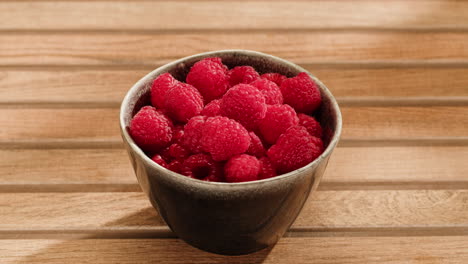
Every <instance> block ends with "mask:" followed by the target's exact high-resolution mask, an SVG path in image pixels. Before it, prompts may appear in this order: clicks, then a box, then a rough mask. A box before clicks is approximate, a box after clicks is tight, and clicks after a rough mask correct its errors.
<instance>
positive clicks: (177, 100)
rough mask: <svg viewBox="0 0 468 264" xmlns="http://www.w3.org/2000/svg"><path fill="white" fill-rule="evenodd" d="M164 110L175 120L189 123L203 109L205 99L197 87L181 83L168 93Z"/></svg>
mask: <svg viewBox="0 0 468 264" xmlns="http://www.w3.org/2000/svg"><path fill="white" fill-rule="evenodd" d="M164 99H165V102H164V110H165V111H166V112H167V114H168V115H169V116H170V117H172V118H173V119H174V120H176V121H179V122H183V123H185V122H187V121H188V120H189V119H190V118H192V117H193V116H196V115H198V114H200V112H201V110H202V109H203V98H202V97H201V95H200V93H199V92H198V90H197V89H195V87H193V86H191V85H190V84H186V83H179V84H177V85H175V86H174V87H172V88H171V89H170V90H169V91H167V92H166V96H165V97H164Z"/></svg>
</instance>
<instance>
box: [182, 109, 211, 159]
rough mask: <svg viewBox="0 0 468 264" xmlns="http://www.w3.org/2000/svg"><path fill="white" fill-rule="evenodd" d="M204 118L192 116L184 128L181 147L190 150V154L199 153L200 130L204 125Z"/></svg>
mask: <svg viewBox="0 0 468 264" xmlns="http://www.w3.org/2000/svg"><path fill="white" fill-rule="evenodd" d="M205 121H206V117H205V116H194V117H192V118H191V119H190V120H189V121H188V123H187V124H186V125H185V127H184V138H183V140H182V142H181V143H182V146H184V147H185V148H186V149H188V150H190V151H191V152H192V153H200V152H201V144H200V139H201V137H202V129H203V126H204V125H205Z"/></svg>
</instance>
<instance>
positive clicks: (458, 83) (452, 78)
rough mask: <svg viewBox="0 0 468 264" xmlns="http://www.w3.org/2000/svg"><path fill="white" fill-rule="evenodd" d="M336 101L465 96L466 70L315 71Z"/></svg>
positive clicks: (467, 72)
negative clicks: (345, 99)
mask: <svg viewBox="0 0 468 264" xmlns="http://www.w3.org/2000/svg"><path fill="white" fill-rule="evenodd" d="M307 70H309V71H310V72H311V73H313V74H315V75H316V76H317V77H318V78H319V79H320V80H322V81H323V82H324V83H325V84H326V85H327V86H328V87H329V88H330V89H331V91H332V92H333V94H334V95H335V96H336V97H338V98H343V97H354V96H356V97H357V96H358V97H380V98H385V99H391V98H395V97H396V98H403V97H404V98H411V97H429V96H434V97H439V98H441V97H442V98H443V97H448V96H458V97H462V96H468V69H465V68H383V69H365V68H364V69H314V67H308V68H307Z"/></svg>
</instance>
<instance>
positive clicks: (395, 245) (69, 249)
mask: <svg viewBox="0 0 468 264" xmlns="http://www.w3.org/2000/svg"><path fill="white" fill-rule="evenodd" d="M467 243H468V237H466V236H463V237H462V236H450V237H449V236H432V237H431V236H425V237H377V238H375V237H351V238H349V237H307V238H283V239H281V240H280V241H279V243H278V244H277V245H276V246H275V247H273V248H272V249H266V250H263V251H260V252H257V253H254V254H250V255H244V256H222V255H216V254H212V253H207V252H204V251H201V250H199V249H195V248H193V247H191V246H189V245H187V244H186V243H184V242H182V241H181V240H178V239H164V240H160V239H101V240H95V239H81V240H58V239H56V240H53V239H50V240H47V239H34V240H21V239H16V240H13V239H11V240H9V239H6V240H0V255H1V256H2V257H1V259H2V262H3V263H5V264H13V263H15V264H16V263H41V264H42V263H50V264H54V263H64V262H69V263H70V262H72V263H75V262H76V263H96V264H107V263H156V262H157V263H207V262H209V263H265V264H268V263H285V262H291V261H292V262H294V263H318V264H329V263H350V264H353V263H354V264H361V263H375V262H376V261H378V262H379V263H389V264H390V263H466V262H467V261H468V249H467V247H466V244H467ZM181 252H183V254H181ZM207 260H209V261H207Z"/></svg>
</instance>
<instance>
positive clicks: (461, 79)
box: [0, 65, 468, 105]
mask: <svg viewBox="0 0 468 264" xmlns="http://www.w3.org/2000/svg"><path fill="white" fill-rule="evenodd" d="M303 66H304V67H305V68H306V69H307V70H309V71H310V72H312V73H313V74H315V75H316V76H318V77H319V78H320V79H321V80H322V81H323V82H324V83H325V84H326V85H327V86H328V87H329V88H330V89H331V90H332V92H333V94H334V95H335V96H336V97H337V99H338V101H341V99H347V100H350V99H352V100H356V101H358V100H364V98H368V99H386V100H390V99H398V100H400V99H411V98H415V99H423V98H433V99H439V100H444V99H449V98H454V97H458V98H466V97H468V89H467V87H468V69H466V68H383V69H372V68H364V69H339V68H338V69H337V68H331V69H327V68H318V67H316V66H310V65H303ZM131 68H132V67H131V66H130V67H129V68H128V69H125V70H106V69H97V70H5V71H2V72H0V103H18V102H20V103H63V102H66V103H89V104H90V103H101V104H109V103H112V104H115V105H117V104H119V103H120V102H121V100H122V99H123V97H124V95H125V93H126V92H127V91H128V89H129V88H130V87H131V86H132V85H133V84H134V83H135V82H136V81H137V80H138V79H139V78H141V77H143V76H144V75H146V73H148V72H149V71H150V70H152V68H151V67H148V68H147V69H146V70H133V69H131ZM19 87H21V89H18V88H19Z"/></svg>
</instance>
